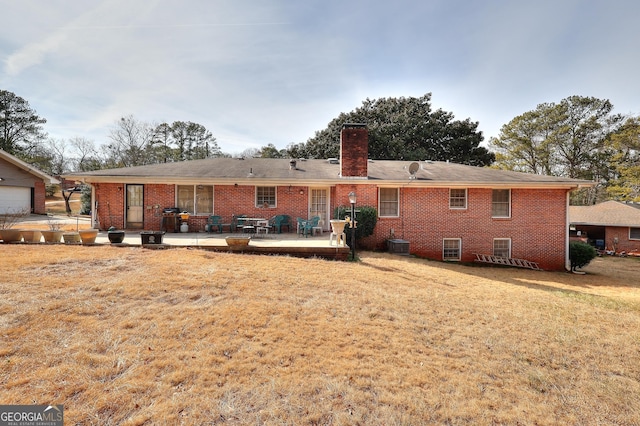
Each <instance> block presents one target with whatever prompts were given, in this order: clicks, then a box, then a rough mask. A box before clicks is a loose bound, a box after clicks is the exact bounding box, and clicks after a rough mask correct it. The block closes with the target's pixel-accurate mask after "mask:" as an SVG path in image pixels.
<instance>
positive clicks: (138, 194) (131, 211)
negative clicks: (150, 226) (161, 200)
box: [127, 185, 144, 229]
mask: <svg viewBox="0 0 640 426" xmlns="http://www.w3.org/2000/svg"><path fill="white" fill-rule="evenodd" d="M143 193H144V186H143V185H127V228H133V229H142V227H143V223H142V220H143V212H144V209H143V206H144V204H143V197H142V195H143Z"/></svg>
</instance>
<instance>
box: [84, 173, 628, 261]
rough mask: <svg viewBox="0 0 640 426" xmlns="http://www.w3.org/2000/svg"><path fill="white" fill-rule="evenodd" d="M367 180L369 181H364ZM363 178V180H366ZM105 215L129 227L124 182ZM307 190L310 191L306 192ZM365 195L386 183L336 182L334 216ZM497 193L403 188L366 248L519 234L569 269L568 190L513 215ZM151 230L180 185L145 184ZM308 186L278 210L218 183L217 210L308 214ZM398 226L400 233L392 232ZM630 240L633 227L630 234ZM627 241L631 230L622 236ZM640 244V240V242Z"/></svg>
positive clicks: (537, 193) (111, 192) (101, 212)
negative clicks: (461, 205)
mask: <svg viewBox="0 0 640 426" xmlns="http://www.w3.org/2000/svg"><path fill="white" fill-rule="evenodd" d="M360 182H361V181H360ZM360 182H358V183H360ZM94 186H95V187H96V198H97V201H98V211H97V212H98V218H99V221H100V226H101V228H102V229H107V228H108V227H109V226H111V225H113V226H116V227H117V228H121V229H122V228H123V227H124V207H125V206H124V202H125V200H124V185H122V184H105V183H100V184H94ZM300 191H302V192H303V193H302V194H300ZM351 191H354V192H355V193H356V195H357V204H356V207H360V206H372V207H375V208H376V209H377V208H378V187H377V186H376V185H374V184H356V182H353V183H349V182H348V181H347V182H345V183H344V184H339V185H336V186H333V187H331V190H330V200H331V206H330V211H331V216H332V217H333V211H334V209H335V207H337V206H341V205H343V206H349V198H348V194H349V192H351ZM491 195H492V190H491V189H489V188H487V189H484V188H481V189H474V188H471V189H469V190H468V191H467V209H465V210H455V209H449V189H448V188H401V190H400V217H397V218H384V217H383V218H379V219H378V223H377V225H376V228H375V233H374V235H372V236H371V237H368V238H366V239H365V240H364V241H361V242H360V244H359V247H360V248H366V249H378V250H384V249H385V248H386V240H387V239H388V238H390V237H391V236H393V237H394V238H401V239H405V240H408V241H409V243H410V250H411V253H413V254H416V255H419V256H423V257H426V258H431V259H437V260H441V259H442V240H443V239H444V238H461V239H462V261H465V262H471V261H473V260H474V258H475V257H474V254H473V253H483V254H491V253H492V252H493V239H494V238H511V247H512V257H514V258H524V259H527V260H531V261H536V262H538V263H539V264H540V266H541V267H542V268H544V269H549V270H561V269H564V262H565V241H566V238H567V236H566V191H565V190H532V189H513V190H512V191H511V218H508V219H493V218H492V217H491ZM144 196H145V215H144V228H145V229H148V230H157V229H160V227H161V220H162V210H163V209H164V208H167V207H173V206H174V205H175V186H174V185H145V193H144ZM308 197H309V194H308V188H307V187H306V186H292V187H289V186H279V187H277V192H276V200H277V206H276V207H275V208H263V207H256V206H255V186H254V185H251V186H248V185H239V186H235V185H215V186H214V214H217V215H220V216H222V220H223V223H231V220H232V216H233V215H234V214H236V215H237V214H245V215H247V216H253V217H264V218H270V217H272V216H274V215H276V214H287V215H289V216H291V219H292V221H293V224H294V225H293V226H292V229H295V219H296V217H303V218H306V217H307V216H308V208H309V206H308V202H309V198H308ZM207 218H208V216H197V217H196V216H191V217H190V218H189V228H190V231H192V232H194V231H202V230H204V225H205V224H206V220H207ZM392 231H393V232H392ZM625 235H627V237H628V231H627V233H626V234H625ZM620 240H621V241H622V240H623V235H622V234H621V235H620ZM639 246H640V244H639Z"/></svg>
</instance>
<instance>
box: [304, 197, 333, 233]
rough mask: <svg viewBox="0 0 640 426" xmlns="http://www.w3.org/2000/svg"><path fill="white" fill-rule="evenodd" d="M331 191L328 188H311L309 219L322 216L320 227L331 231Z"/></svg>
mask: <svg viewBox="0 0 640 426" xmlns="http://www.w3.org/2000/svg"><path fill="white" fill-rule="evenodd" d="M328 194H329V190H328V189H326V188H311V190H310V191H309V196H310V198H311V199H310V200H309V218H312V217H314V216H320V226H322V229H323V230H325V231H326V230H328V229H329V218H330V217H331V213H330V212H329V195H328Z"/></svg>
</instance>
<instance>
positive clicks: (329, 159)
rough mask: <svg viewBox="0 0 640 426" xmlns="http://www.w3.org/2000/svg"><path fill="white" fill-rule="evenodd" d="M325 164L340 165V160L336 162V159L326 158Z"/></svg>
mask: <svg viewBox="0 0 640 426" xmlns="http://www.w3.org/2000/svg"><path fill="white" fill-rule="evenodd" d="M327 162H328V163H329V164H340V160H338V159H337V158H328V159H327Z"/></svg>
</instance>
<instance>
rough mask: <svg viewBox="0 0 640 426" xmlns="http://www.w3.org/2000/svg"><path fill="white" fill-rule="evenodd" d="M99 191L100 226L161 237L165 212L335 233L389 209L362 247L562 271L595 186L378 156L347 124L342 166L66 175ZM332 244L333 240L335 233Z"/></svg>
mask: <svg viewBox="0 0 640 426" xmlns="http://www.w3.org/2000/svg"><path fill="white" fill-rule="evenodd" d="M65 177H66V178H67V179H73V180H76V181H77V182H81V183H88V184H91V186H92V193H93V200H94V204H93V205H94V207H95V208H94V210H93V214H94V223H96V224H97V225H98V226H99V227H100V228H102V229H106V228H108V227H109V226H115V227H117V228H127V229H148V230H152V229H160V228H161V226H162V218H163V212H164V209H166V208H171V207H177V208H178V209H179V210H180V211H188V212H189V213H191V214H192V216H191V217H190V218H189V227H190V229H191V230H202V229H203V228H204V224H205V223H206V220H207V217H208V216H209V215H210V214H216V215H221V216H222V217H223V221H225V222H230V221H231V219H232V216H233V215H236V214H246V215H249V216H253V217H271V216H273V215H276V214H287V215H289V216H291V217H292V219H293V220H295V218H296V217H303V218H308V217H312V216H315V215H318V216H320V217H321V218H322V222H321V223H322V226H323V227H324V229H325V230H329V229H330V228H329V219H331V218H333V211H334V208H335V207H337V206H348V205H349V200H348V194H349V193H350V192H352V191H354V192H355V193H356V195H357V205H356V208H357V207H358V206H372V207H375V208H376V209H377V210H378V216H379V217H378V222H377V225H376V227H375V231H374V234H373V235H372V236H370V237H367V238H366V239H364V241H362V243H361V244H360V247H362V248H368V249H384V248H385V246H386V241H387V240H388V239H389V238H398V239H404V240H407V241H409V244H410V252H411V253H413V254H415V255H418V256H423V257H427V258H431V259H439V260H447V261H473V260H474V259H475V255H474V253H483V254H494V255H499V256H506V257H513V258H521V259H527V260H530V261H534V262H538V263H539V264H540V267H541V268H544V269H550V270H559V269H563V268H566V267H567V262H568V226H569V225H568V211H567V210H568V205H569V202H568V200H569V198H568V196H569V192H570V191H571V190H573V189H576V188H578V187H580V186H590V185H592V182H589V181H583V180H575V179H567V178H559V177H552V176H541V175H533V174H525V173H517V172H509V171H501V170H495V169H490V168H480V167H472V166H465V165H460V164H453V163H447V162H435V161H420V162H410V161H379V160H369V159H368V132H367V129H366V126H364V125H350V124H347V125H345V126H344V127H343V129H342V133H341V148H340V158H339V159H327V160H302V159H299V160H288V159H269V158H251V159H233V158H212V159H206V160H196V161H186V162H176V163H165V164H156V165H148V166H140V167H129V168H122V169H112V170H100V171H93V172H86V173H77V174H73V175H71V174H70V175H67V176H65ZM327 238H328V237H327Z"/></svg>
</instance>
